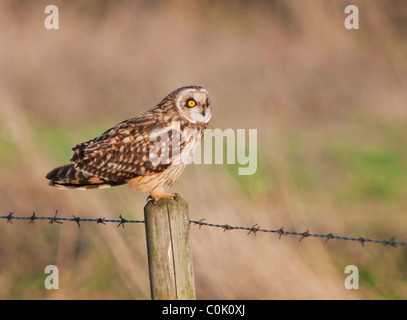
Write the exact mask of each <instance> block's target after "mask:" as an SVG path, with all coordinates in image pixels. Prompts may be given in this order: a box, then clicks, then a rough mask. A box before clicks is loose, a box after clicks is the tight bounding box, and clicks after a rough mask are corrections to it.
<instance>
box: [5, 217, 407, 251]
mask: <svg viewBox="0 0 407 320" xmlns="http://www.w3.org/2000/svg"><path fill="white" fill-rule="evenodd" d="M57 214H58V210H57V211H56V212H55V215H54V216H53V217H41V216H36V214H35V212H33V214H32V215H31V216H29V217H28V216H27V217H21V216H14V212H10V213H9V214H8V215H7V216H0V219H6V220H7V223H10V224H12V223H13V220H28V221H29V223H33V224H34V223H35V221H36V220H48V221H49V223H50V224H54V223H58V224H62V222H63V221H72V222H76V223H77V224H78V227H80V226H81V225H80V223H81V222H96V223H97V224H106V223H118V225H117V227H120V226H122V227H123V228H124V225H125V224H126V223H144V220H128V219H125V218H123V217H122V216H121V215H120V216H119V219H105V218H80V217H76V216H73V217H72V218H61V217H57ZM204 220H205V219H201V220H199V221H195V220H190V221H189V223H190V224H194V225H198V226H199V229H201V227H202V226H205V227H214V228H220V229H223V231H224V232H225V231H229V230H244V231H248V233H247V235H250V234H253V235H256V233H257V232H265V233H275V234H278V239H279V240H280V239H281V237H282V236H297V237H299V240H298V241H302V240H303V239H305V238H307V237H315V238H325V243H326V242H327V241H328V240H331V239H337V240H346V241H356V242H359V243H361V244H362V246H364V244H365V243H367V242H370V243H376V244H383V245H385V246H392V247H397V246H398V245H400V246H407V242H401V241H395V238H394V237H392V238H391V239H389V240H378V239H370V238H365V237H345V236H338V235H334V234H333V233H329V234H318V233H310V232H309V230H306V231H305V232H296V231H285V230H284V228H280V229H261V228H260V226H259V225H258V224H255V225H253V226H252V227H238V226H231V225H228V224H215V223H208V222H204Z"/></svg>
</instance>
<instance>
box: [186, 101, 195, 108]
mask: <svg viewBox="0 0 407 320" xmlns="http://www.w3.org/2000/svg"><path fill="white" fill-rule="evenodd" d="M187 106H188V107H190V108H193V107H195V106H196V101H195V100H194V99H189V100H188V101H187Z"/></svg>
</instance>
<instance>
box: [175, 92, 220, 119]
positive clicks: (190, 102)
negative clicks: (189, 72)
mask: <svg viewBox="0 0 407 320" xmlns="http://www.w3.org/2000/svg"><path fill="white" fill-rule="evenodd" d="M172 94H173V95H174V96H173V97H174V102H175V105H176V107H177V109H178V110H179V112H180V114H181V116H182V117H184V118H185V119H186V120H188V121H189V122H192V123H208V122H209V120H210V119H211V117H212V109H211V105H210V103H209V94H208V91H206V90H205V89H204V88H202V87H199V86H189V87H183V88H179V89H177V90H175V91H174V92H173V93H172Z"/></svg>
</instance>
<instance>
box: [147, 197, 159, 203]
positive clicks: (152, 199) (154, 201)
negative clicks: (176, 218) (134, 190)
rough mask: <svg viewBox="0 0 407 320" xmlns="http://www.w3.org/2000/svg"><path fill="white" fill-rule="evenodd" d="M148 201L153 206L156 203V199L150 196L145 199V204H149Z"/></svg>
mask: <svg viewBox="0 0 407 320" xmlns="http://www.w3.org/2000/svg"><path fill="white" fill-rule="evenodd" d="M150 201H152V202H153V203H154V204H156V203H157V201H156V199H155V198H154V197H152V196H151V195H149V196H148V197H147V202H150Z"/></svg>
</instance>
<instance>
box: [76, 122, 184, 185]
mask: <svg viewBox="0 0 407 320" xmlns="http://www.w3.org/2000/svg"><path fill="white" fill-rule="evenodd" d="M157 125H158V124H157V120H155V119H154V118H153V117H148V116H147V117H140V116H139V117H136V118H132V119H129V120H126V121H123V122H121V123H119V124H118V125H116V126H114V127H113V128H111V129H109V130H107V131H106V132H105V133H103V134H102V135H101V136H99V137H97V138H95V139H92V140H89V141H87V142H83V143H80V144H78V145H76V146H75V147H73V148H72V151H73V155H72V157H71V159H70V161H71V162H72V163H73V164H74V167H75V168H76V169H78V170H80V171H82V172H85V173H87V174H90V175H93V176H97V177H100V178H103V179H105V180H109V181H125V180H128V179H132V178H135V177H137V176H140V175H148V174H152V173H157V172H161V171H163V170H165V169H166V168H167V167H168V166H169V165H170V164H171V162H168V163H162V162H161V161H158V162H154V161H151V159H150V151H151V149H152V148H153V147H154V146H155V145H156V144H157V141H154V140H153V141H151V132H152V131H153V130H154V129H155V128H156V127H157ZM169 134H170V135H171V133H169ZM171 141H172V140H170V143H169V146H168V147H169V148H171ZM164 147H165V145H164ZM180 147H182V146H180ZM163 150H164V149H163ZM163 150H161V151H158V153H160V152H162V151H163ZM153 151H154V150H153Z"/></svg>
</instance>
